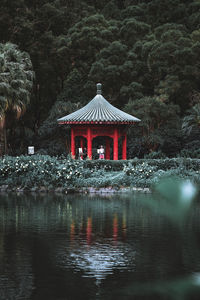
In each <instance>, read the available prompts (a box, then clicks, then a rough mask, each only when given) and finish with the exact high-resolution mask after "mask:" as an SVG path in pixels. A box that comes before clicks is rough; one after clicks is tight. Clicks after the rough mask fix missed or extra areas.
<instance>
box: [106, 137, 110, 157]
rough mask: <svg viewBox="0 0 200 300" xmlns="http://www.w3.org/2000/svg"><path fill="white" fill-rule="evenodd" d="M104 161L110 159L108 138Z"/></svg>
mask: <svg viewBox="0 0 200 300" xmlns="http://www.w3.org/2000/svg"><path fill="white" fill-rule="evenodd" d="M106 159H110V138H108V137H107V138H106Z"/></svg>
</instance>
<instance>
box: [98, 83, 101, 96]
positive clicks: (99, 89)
mask: <svg viewBox="0 0 200 300" xmlns="http://www.w3.org/2000/svg"><path fill="white" fill-rule="evenodd" d="M101 86H102V84H101V83H97V95H101Z"/></svg>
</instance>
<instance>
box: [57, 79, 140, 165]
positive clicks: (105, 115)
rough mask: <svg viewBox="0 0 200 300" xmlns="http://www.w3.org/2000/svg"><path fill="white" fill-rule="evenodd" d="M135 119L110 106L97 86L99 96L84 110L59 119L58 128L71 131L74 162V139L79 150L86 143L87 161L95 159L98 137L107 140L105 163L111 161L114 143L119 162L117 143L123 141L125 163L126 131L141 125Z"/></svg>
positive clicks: (116, 158) (114, 156)
mask: <svg viewBox="0 0 200 300" xmlns="http://www.w3.org/2000/svg"><path fill="white" fill-rule="evenodd" d="M139 121H140V120H139V119H138V118H135V117H133V116H131V115H129V114H127V113H125V112H123V111H121V110H120V109H118V108H116V107H114V106H113V105H111V104H110V103H109V102H108V101H107V100H106V99H105V98H104V97H103V96H102V95H101V84H100V83H98V84H97V95H96V96H95V97H94V98H93V99H92V100H91V101H90V102H89V103H88V104H87V105H85V106H84V107H82V108H81V109H79V110H77V111H75V112H73V113H71V114H69V115H67V116H65V117H63V118H60V119H58V123H59V124H68V125H70V127H71V155H72V158H75V155H76V146H75V145H76V143H75V138H76V137H79V139H80V148H82V149H83V148H84V147H85V145H86V141H87V157H88V159H92V142H93V139H94V138H96V137H102V136H103V137H105V159H110V147H111V141H112V140H113V160H118V143H119V138H122V159H124V160H125V159H126V148H127V135H126V132H127V128H128V126H129V125H130V124H134V123H135V122H139Z"/></svg>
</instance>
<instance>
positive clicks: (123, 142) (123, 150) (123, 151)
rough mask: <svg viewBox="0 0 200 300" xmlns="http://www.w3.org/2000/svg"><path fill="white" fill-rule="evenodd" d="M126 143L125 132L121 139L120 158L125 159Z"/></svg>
mask: <svg viewBox="0 0 200 300" xmlns="http://www.w3.org/2000/svg"><path fill="white" fill-rule="evenodd" d="M126 145H127V136H126V133H125V135H124V137H123V140H122V159H124V160H126Z"/></svg>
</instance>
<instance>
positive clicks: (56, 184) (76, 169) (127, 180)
mask: <svg viewBox="0 0 200 300" xmlns="http://www.w3.org/2000/svg"><path fill="white" fill-rule="evenodd" d="M199 170H200V160H199V159H190V158H177V159H169V158H166V159H133V160H130V161H126V162H125V161H106V160H105V161H104V160H103V161H98V162H97V161H89V160H88V161H82V160H76V161H75V160H71V159H70V158H68V157H67V158H65V157H62V156H61V157H52V156H48V155H34V156H27V155H26V156H19V157H11V156H5V157H4V158H3V159H2V160H1V162H0V187H1V189H3V190H4V189H9V190H10V189H11V190H12V189H13V190H16V189H17V190H31V191H36V190H40V191H49V190H52V191H62V192H63V191H64V192H65V191H69V190H81V189H83V188H84V187H85V188H90V187H96V188H100V187H110V188H113V187H114V188H117V189H118V188H120V187H125V188H126V187H142V188H144V187H153V186H154V184H156V183H157V182H159V181H160V179H162V178H166V177H171V176H178V177H179V178H183V179H190V180H191V181H192V182H194V183H196V184H199V183H200V171H199Z"/></svg>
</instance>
